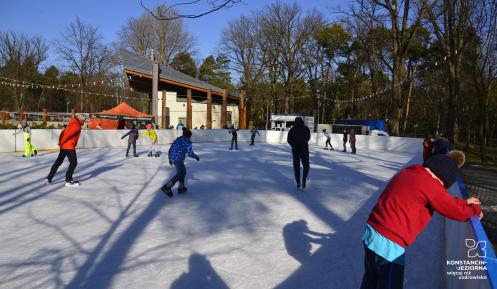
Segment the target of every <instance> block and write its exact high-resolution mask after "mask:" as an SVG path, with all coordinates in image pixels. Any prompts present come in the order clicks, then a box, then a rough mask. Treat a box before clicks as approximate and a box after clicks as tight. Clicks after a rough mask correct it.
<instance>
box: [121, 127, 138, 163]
mask: <svg viewBox="0 0 497 289" xmlns="http://www.w3.org/2000/svg"><path fill="white" fill-rule="evenodd" d="M125 137H128V149H126V157H128V154H129V148H130V147H131V146H133V156H134V157H137V156H138V155H137V154H136V140H137V139H138V130H137V129H136V127H135V125H132V126H131V130H130V131H128V132H127V133H126V134H125V135H123V136H122V137H121V139H124V138H125Z"/></svg>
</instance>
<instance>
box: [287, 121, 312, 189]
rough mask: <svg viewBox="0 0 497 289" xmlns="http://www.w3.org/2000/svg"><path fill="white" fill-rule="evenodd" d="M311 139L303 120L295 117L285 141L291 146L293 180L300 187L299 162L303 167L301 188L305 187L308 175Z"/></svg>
mask: <svg viewBox="0 0 497 289" xmlns="http://www.w3.org/2000/svg"><path fill="white" fill-rule="evenodd" d="M310 139H311V131H310V130H309V128H308V127H307V126H305V125H304V120H303V119H302V118H301V117H296V118H295V124H294V125H293V127H292V128H291V129H290V131H289V132H288V138H287V142H288V143H289V144H290V146H291V147H292V155H293V170H294V172H295V181H296V182H297V188H299V189H300V184H301V183H300V162H302V166H303V167H304V174H303V176H302V189H304V188H305V185H306V180H307V176H308V175H309V144H308V142H309V140H310Z"/></svg>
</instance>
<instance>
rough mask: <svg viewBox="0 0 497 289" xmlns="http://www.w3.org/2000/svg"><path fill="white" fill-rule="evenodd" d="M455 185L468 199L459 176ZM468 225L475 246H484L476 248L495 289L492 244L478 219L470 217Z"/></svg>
mask: <svg viewBox="0 0 497 289" xmlns="http://www.w3.org/2000/svg"><path fill="white" fill-rule="evenodd" d="M457 185H458V186H459V190H460V191H461V196H462V197H463V198H464V199H467V198H469V197H470V196H469V194H468V192H467V191H466V186H465V184H464V182H463V180H462V178H461V177H460V176H458V178H457ZM470 225H471V228H472V230H473V233H474V236H475V241H476V244H484V245H485V246H477V247H478V249H479V251H480V256H483V257H482V259H483V261H485V263H486V267H487V277H488V280H489V282H490V286H491V287H490V288H492V289H497V257H496V256H495V252H494V250H493V248H492V243H490V241H489V239H488V236H487V234H486V233H485V230H484V229H483V226H482V224H481V222H480V220H479V218H478V217H472V218H471V219H470Z"/></svg>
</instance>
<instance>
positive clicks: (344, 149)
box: [343, 140, 347, 152]
mask: <svg viewBox="0 0 497 289" xmlns="http://www.w3.org/2000/svg"><path fill="white" fill-rule="evenodd" d="M343 151H344V152H346V151H347V141H346V140H344V141H343Z"/></svg>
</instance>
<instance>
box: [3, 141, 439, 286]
mask: <svg viewBox="0 0 497 289" xmlns="http://www.w3.org/2000/svg"><path fill="white" fill-rule="evenodd" d="M228 148H229V145H228V144H226V143H209V144H194V150H195V151H196V152H197V153H198V155H199V156H200V158H201V159H200V162H196V161H195V160H192V159H189V160H188V161H187V163H186V165H187V170H188V174H187V186H188V193H186V194H185V195H179V196H178V195H176V190H174V193H175V196H174V197H173V198H172V199H169V198H166V197H165V196H164V195H163V194H162V193H161V192H159V188H160V186H161V185H162V184H163V183H165V182H166V181H167V180H168V178H169V177H170V176H171V174H172V173H173V172H174V169H173V168H172V167H170V166H169V165H168V163H167V154H163V155H162V157H160V158H147V157H146V156H145V155H146V153H145V151H144V148H139V153H141V156H140V157H139V158H128V159H125V158H124V149H121V148H114V149H110V148H109V149H92V150H81V151H78V167H77V169H76V173H75V178H76V179H78V180H80V181H81V183H82V185H81V186H80V187H75V188H68V187H65V186H64V181H63V180H64V173H65V170H66V168H67V160H66V163H65V164H64V165H63V166H61V167H60V168H59V172H58V173H57V175H56V177H55V178H54V184H52V185H46V184H44V178H45V177H46V175H47V174H48V171H49V169H50V166H51V165H52V163H53V161H54V159H55V157H56V156H57V152H47V153H40V154H39V156H38V157H36V158H32V159H23V158H21V156H20V154H0V163H1V166H0V184H1V185H0V224H1V231H0V250H1V251H0V280H1V281H0V288H9V289H14V288H171V289H199V288H221V289H223V288H231V289H262V288H317V289H320V288H358V287H359V285H360V281H361V278H362V274H363V256H364V251H363V247H362V244H361V235H362V232H363V229H364V225H365V222H366V220H367V217H368V214H369V212H370V210H371V208H372V207H373V206H374V203H375V201H376V199H377V198H378V196H379V193H380V192H381V189H382V188H383V187H384V186H385V185H386V182H387V181H388V180H389V179H390V178H391V177H392V176H393V175H394V174H395V173H396V172H397V171H398V170H399V169H400V168H401V167H403V166H405V165H406V164H408V163H411V162H414V161H419V156H415V155H413V154H409V153H398V152H386V151H370V150H369V151H368V150H362V151H359V152H358V155H351V154H348V153H342V152H338V151H325V150H322V149H321V148H311V171H310V177H309V181H308V189H307V190H306V191H305V192H304V193H301V192H298V191H297V189H296V187H295V181H294V179H293V170H292V162H291V155H290V150H289V148H288V146H286V145H269V144H257V145H256V146H254V147H250V146H248V145H246V144H240V151H239V152H237V153H229V151H228ZM162 149H163V151H167V147H162ZM442 232H443V226H442V222H441V218H439V217H435V218H434V220H433V221H432V222H431V224H430V226H429V227H428V229H427V230H425V232H423V234H422V235H421V236H420V237H419V238H418V240H417V241H416V243H415V245H414V246H412V247H411V248H409V249H408V253H407V265H406V278H405V279H406V284H405V288H411V289H414V288H441V287H442V285H441V284H440V282H441V281H442V276H443V275H442V273H441V270H442V266H443V263H444V262H443V260H442V258H441V256H442V242H443V239H442V237H441V236H442Z"/></svg>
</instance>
